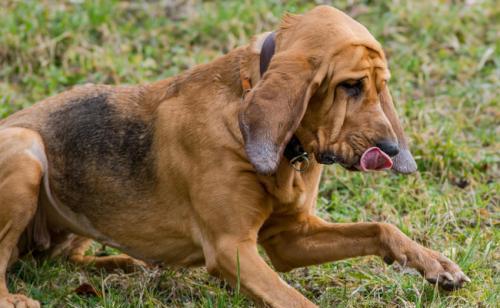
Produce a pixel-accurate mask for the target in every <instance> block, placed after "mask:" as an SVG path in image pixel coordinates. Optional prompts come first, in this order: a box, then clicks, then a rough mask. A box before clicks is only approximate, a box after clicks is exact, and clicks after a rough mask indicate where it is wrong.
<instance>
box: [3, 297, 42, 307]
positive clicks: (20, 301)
mask: <svg viewBox="0 0 500 308" xmlns="http://www.w3.org/2000/svg"><path fill="white" fill-rule="evenodd" d="M20 307H23V308H40V303H39V302H38V301H36V300H34V299H31V298H29V297H27V296H24V295H22V294H7V295H6V296H0V308H20Z"/></svg>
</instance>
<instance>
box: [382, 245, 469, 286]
mask: <svg viewBox="0 0 500 308" xmlns="http://www.w3.org/2000/svg"><path fill="white" fill-rule="evenodd" d="M409 246H410V247H407V248H409V249H404V250H403V251H404V252H403V251H400V252H399V253H393V254H392V256H393V257H394V259H395V260H396V261H398V263H399V264H401V265H403V266H408V267H411V268H414V269H416V270H417V271H418V272H419V273H420V274H421V275H422V276H424V277H425V279H426V280H427V281H428V282H430V283H432V284H436V283H437V284H438V285H439V286H440V287H441V288H442V289H444V290H446V291H453V290H457V289H460V288H461V287H463V285H464V284H465V283H466V282H470V281H471V280H470V279H469V277H467V276H466V275H465V274H464V272H463V271H462V270H461V269H460V267H459V266H458V265H456V264H455V263H454V262H453V261H451V260H450V259H448V258H446V257H445V256H443V255H442V254H440V253H439V252H437V251H433V250H431V249H428V248H425V247H422V246H420V245H418V244H417V243H412V244H411V245H409ZM391 259H392V257H388V256H387V257H384V260H385V261H386V262H388V263H390V260H391Z"/></svg>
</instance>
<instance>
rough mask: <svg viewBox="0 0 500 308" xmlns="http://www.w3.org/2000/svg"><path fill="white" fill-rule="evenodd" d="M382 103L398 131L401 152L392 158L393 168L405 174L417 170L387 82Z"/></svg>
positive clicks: (381, 97) (381, 95)
mask: <svg viewBox="0 0 500 308" xmlns="http://www.w3.org/2000/svg"><path fill="white" fill-rule="evenodd" d="M380 103H381V104H382V109H383V110H384V113H385V115H386V117H387V118H388V119H389V122H391V126H392V129H393V130H394V132H395V133H396V137H398V143H399V153H398V155H396V156H394V157H393V158H392V161H393V163H394V164H393V165H392V169H394V171H396V172H398V173H404V174H407V173H413V172H415V171H417V164H416V162H415V159H414V158H413V156H412V155H411V153H410V150H409V148H408V142H407V140H406V136H405V134H404V131H403V127H402V126H401V122H400V121H399V118H398V115H397V113H396V108H395V107H394V103H393V102H392V96H391V93H390V92H389V88H388V87H387V84H384V86H383V88H382V91H381V92H380Z"/></svg>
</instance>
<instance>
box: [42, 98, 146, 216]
mask: <svg viewBox="0 0 500 308" xmlns="http://www.w3.org/2000/svg"><path fill="white" fill-rule="evenodd" d="M48 128H49V129H48V130H47V134H48V135H49V138H48V140H47V141H46V147H47V148H48V153H49V161H50V164H51V171H52V174H51V180H52V181H53V182H54V183H55V185H54V186H56V187H57V190H58V192H57V195H58V196H59V197H60V199H61V200H62V201H63V202H65V203H69V204H67V205H68V206H71V207H72V208H75V209H76V210H77V209H78V208H80V207H82V206H88V205H89V204H86V203H90V202H93V203H96V202H97V203H100V202H105V203H108V204H111V203H115V202H117V201H118V200H123V198H124V196H123V194H124V193H126V194H128V195H131V196H133V195H138V193H140V192H141V191H142V192H143V191H144V190H147V189H150V188H151V186H152V185H153V183H154V182H155V181H154V156H153V155H152V149H151V147H152V143H153V128H152V123H151V122H149V123H146V122H145V121H143V120H141V119H139V118H134V117H125V116H124V115H123V114H120V112H119V111H118V110H117V109H116V107H115V106H114V105H113V104H112V103H111V102H110V101H109V95H108V94H99V95H94V96H90V97H83V98H79V99H76V100H73V101H70V102H67V103H66V105H65V106H64V107H63V108H61V109H60V110H57V111H55V112H53V113H52V114H50V116H49V120H48Z"/></svg>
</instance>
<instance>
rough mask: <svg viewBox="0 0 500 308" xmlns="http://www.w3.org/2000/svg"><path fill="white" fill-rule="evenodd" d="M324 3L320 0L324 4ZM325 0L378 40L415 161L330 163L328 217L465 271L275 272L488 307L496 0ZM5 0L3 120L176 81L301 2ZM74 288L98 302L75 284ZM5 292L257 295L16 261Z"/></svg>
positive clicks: (495, 265)
mask: <svg viewBox="0 0 500 308" xmlns="http://www.w3.org/2000/svg"><path fill="white" fill-rule="evenodd" d="M317 2H321V1H317ZM352 2H353V1H334V3H335V5H336V6H337V7H339V8H341V9H343V10H345V11H347V12H348V13H350V14H351V15H353V16H354V17H355V18H356V19H357V20H359V21H360V22H362V23H363V24H365V25H366V26H367V27H368V29H370V31H371V32H372V33H373V34H374V35H375V37H376V38H377V39H378V40H379V41H381V42H382V44H383V46H384V48H385V50H386V52H387V54H388V57H389V61H390V66H391V70H392V76H393V77H392V80H391V82H390V86H391V89H392V92H393V96H394V98H395V102H396V104H397V108H398V110H399V112H400V115H401V116H402V117H403V119H404V125H405V127H406V131H407V133H408V136H409V137H410V139H411V141H412V150H413V153H414V155H415V158H416V160H417V163H418V165H419V169H420V173H419V174H416V175H412V176H407V177H405V176H396V175H390V174H359V173H357V174H352V173H349V172H346V171H344V170H342V169H341V168H340V167H332V168H328V169H327V171H326V172H325V176H324V180H323V183H322V185H321V190H320V198H319V202H318V207H319V212H320V214H321V215H322V216H323V217H325V218H327V219H329V220H332V221H338V222H349V221H387V222H391V223H394V224H396V225H397V226H398V227H400V228H401V229H402V230H403V231H404V232H405V233H407V234H408V235H410V236H411V237H412V238H414V239H416V240H418V241H419V242H421V243H423V244H425V245H427V246H429V247H431V248H433V249H437V250H440V251H442V252H443V253H444V254H445V255H447V256H448V257H450V258H452V259H454V260H456V261H457V262H458V263H459V265H460V266H461V267H462V269H463V270H464V272H465V273H466V274H467V275H469V277H470V278H471V279H472V280H473V282H472V283H470V284H468V285H467V286H466V287H465V288H464V289H462V290H460V291H457V292H452V293H447V292H442V291H439V290H436V289H435V288H434V287H433V286H431V285H429V284H427V283H425V282H424V281H423V279H422V278H421V277H420V276H419V275H417V274H415V273H414V272H409V271H407V270H404V269H401V268H398V267H387V266H385V265H384V264H383V262H381V261H380V260H379V259H377V258H356V259H352V260H347V261H343V262H336V263H331V264H325V265H322V266H313V267H309V268H307V269H298V270H295V271H293V272H291V273H288V274H285V275H283V278H284V279H285V280H286V281H288V282H289V283H290V284H291V285H292V286H294V287H296V288H298V289H299V290H300V291H301V292H303V293H304V294H305V295H306V296H308V297H309V298H310V299H311V300H313V301H314V302H316V303H318V304H320V305H321V306H323V307H330V306H333V305H338V306H344V307H374V306H401V307H453V306H456V307H465V306H473V307H485V306H488V307H495V306H498V304H497V303H498V302H500V298H499V295H498V294H500V290H499V285H500V279H499V277H500V275H499V271H500V250H499V247H498V243H499V238H500V232H499V230H498V224H499V218H500V216H499V200H500V198H499V193H498V192H499V191H500V185H499V183H498V179H499V175H500V174H499V170H498V166H499V162H500V159H499V156H498V153H499V150H500V147H499V144H498V137H497V136H498V134H499V132H500V130H499V125H498V124H499V121H500V109H499V106H498V102H499V98H498V97H499V96H500V90H499V89H500V87H499V84H500V83H499V79H500V69H499V65H500V55H499V51H500V37H499V33H500V31H499V28H498V24H499V20H500V6H498V3H495V1H494V0H484V1H481V0H476V1H470V0H469V1H459V0H457V1H433V0H427V1H405V0H400V1H397V0H393V1H382V0H373V1H369V0H365V1H359V2H357V3H356V4H355V5H352V4H350V3H352ZM164 3H167V2H164V1H150V2H147V3H139V2H135V1H130V2H124V1H122V2H118V1H72V2H67V3H65V4H64V3H63V2H62V1H59V2H56V1H48V0H44V1H4V2H3V3H2V10H0V93H1V94H0V117H5V116H8V115H9V114H11V113H13V112H15V111H16V110H19V109H21V108H23V107H26V106H29V105H31V104H33V103H34V102H36V101H38V100H41V99H43V98H45V97H47V96H49V95H52V94H55V93H57V92H60V91H63V90H65V89H68V88H70V87H71V86H72V85H74V84H84V83H87V82H92V83H112V84H133V83H140V82H148V81H153V80H158V79H161V78H165V77H168V76H172V75H174V74H177V73H178V72H180V71H183V70H185V69H187V68H189V67H192V66H193V65H195V64H198V63H204V62H207V61H210V60H212V59H214V58H216V57H217V56H219V55H220V54H223V53H224V52H226V51H228V50H230V49H232V48H234V47H236V46H238V45H242V44H245V43H246V42H248V40H249V38H250V37H251V35H253V34H255V33H259V32H263V31H267V30H272V29H273V28H275V27H276V25H277V24H278V22H279V18H280V16H281V15H282V13H283V12H285V11H292V12H303V11H306V10H307V9H308V8H311V7H312V6H313V3H309V1H287V2H286V4H284V3H282V2H280V1H276V0H273V1H265V0H254V1H227V2H215V3H213V2H204V3H198V2H194V4H188V5H180V6H179V7H177V8H173V7H167V6H166V5H165V4H164ZM82 282H88V283H90V284H92V285H93V286H94V287H95V288H96V289H97V290H99V291H100V292H102V296H101V297H85V296H79V295H77V294H75V292H73V290H74V289H75V288H77V287H78V286H79V285H80V284H81V283H82ZM9 289H10V290H11V291H12V292H22V293H25V294H28V295H29V296H31V297H34V298H36V299H39V300H40V301H42V303H44V304H45V305H47V306H48V307H51V306H52V307H63V306H64V307H66V306H69V307H81V306H90V307H94V306H103V307H122V306H123V307H128V306H133V307H135V306H147V307H156V306H160V305H164V306H202V307H227V306H233V307H246V306H248V305H251V304H252V303H251V302H250V301H248V300H247V299H245V297H243V296H242V295H239V294H238V292H237V290H233V289H231V288H229V287H228V286H227V285H226V284H225V283H224V282H221V281H220V280H217V279H214V278H210V277H209V276H208V274H206V272H205V271H204V270H203V269H192V270H186V269H182V270H173V269H166V270H164V271H144V272H138V273H133V274H123V273H105V272H100V271H97V270H95V269H92V268H77V267H74V266H72V265H70V264H68V263H67V262H65V261H63V260H47V261H41V260H34V259H32V258H26V259H24V260H23V261H21V262H19V263H18V264H17V265H16V266H15V267H14V268H13V270H12V271H11V273H10V275H9Z"/></svg>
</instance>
